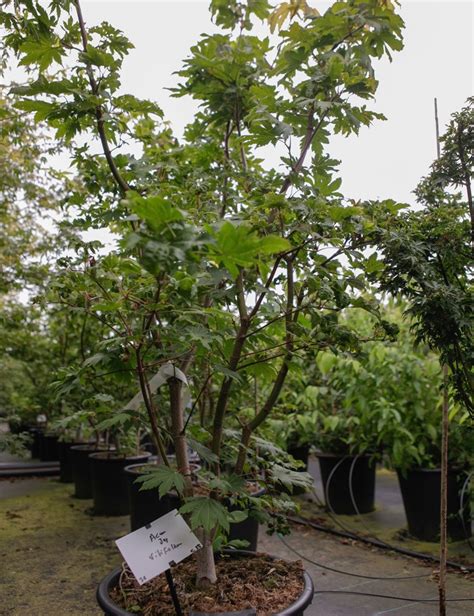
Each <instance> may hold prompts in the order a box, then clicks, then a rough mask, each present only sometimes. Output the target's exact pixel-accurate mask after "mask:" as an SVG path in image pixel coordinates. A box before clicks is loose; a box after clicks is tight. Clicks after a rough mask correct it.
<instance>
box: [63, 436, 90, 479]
mask: <svg viewBox="0 0 474 616" xmlns="http://www.w3.org/2000/svg"><path fill="white" fill-rule="evenodd" d="M83 444H84V443H83V441H59V442H58V455H59V481H61V482H62V483H72V481H73V477H72V457H71V448H72V447H75V446H76V445H83Z"/></svg>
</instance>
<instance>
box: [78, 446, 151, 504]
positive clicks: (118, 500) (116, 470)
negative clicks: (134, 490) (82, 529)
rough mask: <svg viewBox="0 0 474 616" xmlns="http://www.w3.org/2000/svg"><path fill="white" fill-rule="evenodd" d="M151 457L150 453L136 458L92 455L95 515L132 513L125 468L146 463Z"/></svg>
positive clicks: (108, 453)
mask: <svg viewBox="0 0 474 616" xmlns="http://www.w3.org/2000/svg"><path fill="white" fill-rule="evenodd" d="M150 455H151V454H150V453H148V452H144V453H142V454H139V455H136V456H120V455H118V454H116V453H110V452H98V453H92V454H90V456H89V459H90V462H91V476H92V498H93V499H94V514H95V515H110V516H114V515H127V514H128V513H130V510H129V503H128V488H127V478H126V475H125V473H124V468H125V467H126V466H128V465H129V464H138V463H144V462H146V461H147V460H148V458H149V457H150Z"/></svg>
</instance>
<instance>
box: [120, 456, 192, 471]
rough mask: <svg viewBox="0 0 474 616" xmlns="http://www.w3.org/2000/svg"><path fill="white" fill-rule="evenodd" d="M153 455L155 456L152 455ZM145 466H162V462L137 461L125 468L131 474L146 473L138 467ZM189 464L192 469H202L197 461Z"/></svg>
mask: <svg viewBox="0 0 474 616" xmlns="http://www.w3.org/2000/svg"><path fill="white" fill-rule="evenodd" d="M152 457H153V456H152ZM144 466H160V464H157V463H156V460H150V459H148V460H146V461H145V462H137V463H136V464H129V465H128V466H126V467H125V468H124V469H123V470H124V471H125V472H126V473H128V474H129V475H137V476H140V475H144V474H145V473H139V472H138V469H139V468H143V467H144ZM189 466H190V468H191V471H193V470H194V471H195V472H197V471H200V470H201V465H200V464H197V463H196V462H190V463H189Z"/></svg>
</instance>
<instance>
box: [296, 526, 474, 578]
mask: <svg viewBox="0 0 474 616" xmlns="http://www.w3.org/2000/svg"><path fill="white" fill-rule="evenodd" d="M287 519H288V520H289V521H290V522H294V523H295V524H302V525H303V526H310V527H311V528H314V530H319V531H321V532H323V533H327V534H329V535H334V536H336V537H343V538H344V539H352V540H354V541H360V542H362V543H366V544H368V545H372V546H374V547H376V548H381V549H384V550H388V551H391V552H396V553H397V554H403V555H404V556H410V557H412V558H419V559H420V560H427V561H429V562H433V563H436V564H438V565H439V558H436V556H431V555H430V554H424V553H423V552H415V551H414V550H407V549H406V548H400V547H398V546H396V545H390V544H389V543H384V542H383V541H378V540H377V539H369V538H367V537H363V536H361V535H357V534H355V533H352V532H348V531H341V530H336V529H334V528H329V527H327V526H323V525H322V524H316V523H315V522H311V520H305V519H304V518H298V517H294V516H288V518H287ZM447 565H448V567H451V568H453V569H459V570H460V571H463V572H466V573H474V567H473V566H470V565H462V564H460V563H456V562H453V561H451V560H448V562H447Z"/></svg>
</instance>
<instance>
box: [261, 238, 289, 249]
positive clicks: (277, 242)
mask: <svg viewBox="0 0 474 616" xmlns="http://www.w3.org/2000/svg"><path fill="white" fill-rule="evenodd" d="M290 249H291V244H290V242H289V241H288V240H287V239H285V238H284V237H279V236H278V235H266V236H265V237H263V238H262V239H261V240H260V252H261V253H262V254H275V253H278V252H284V251H285V250H290Z"/></svg>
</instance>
